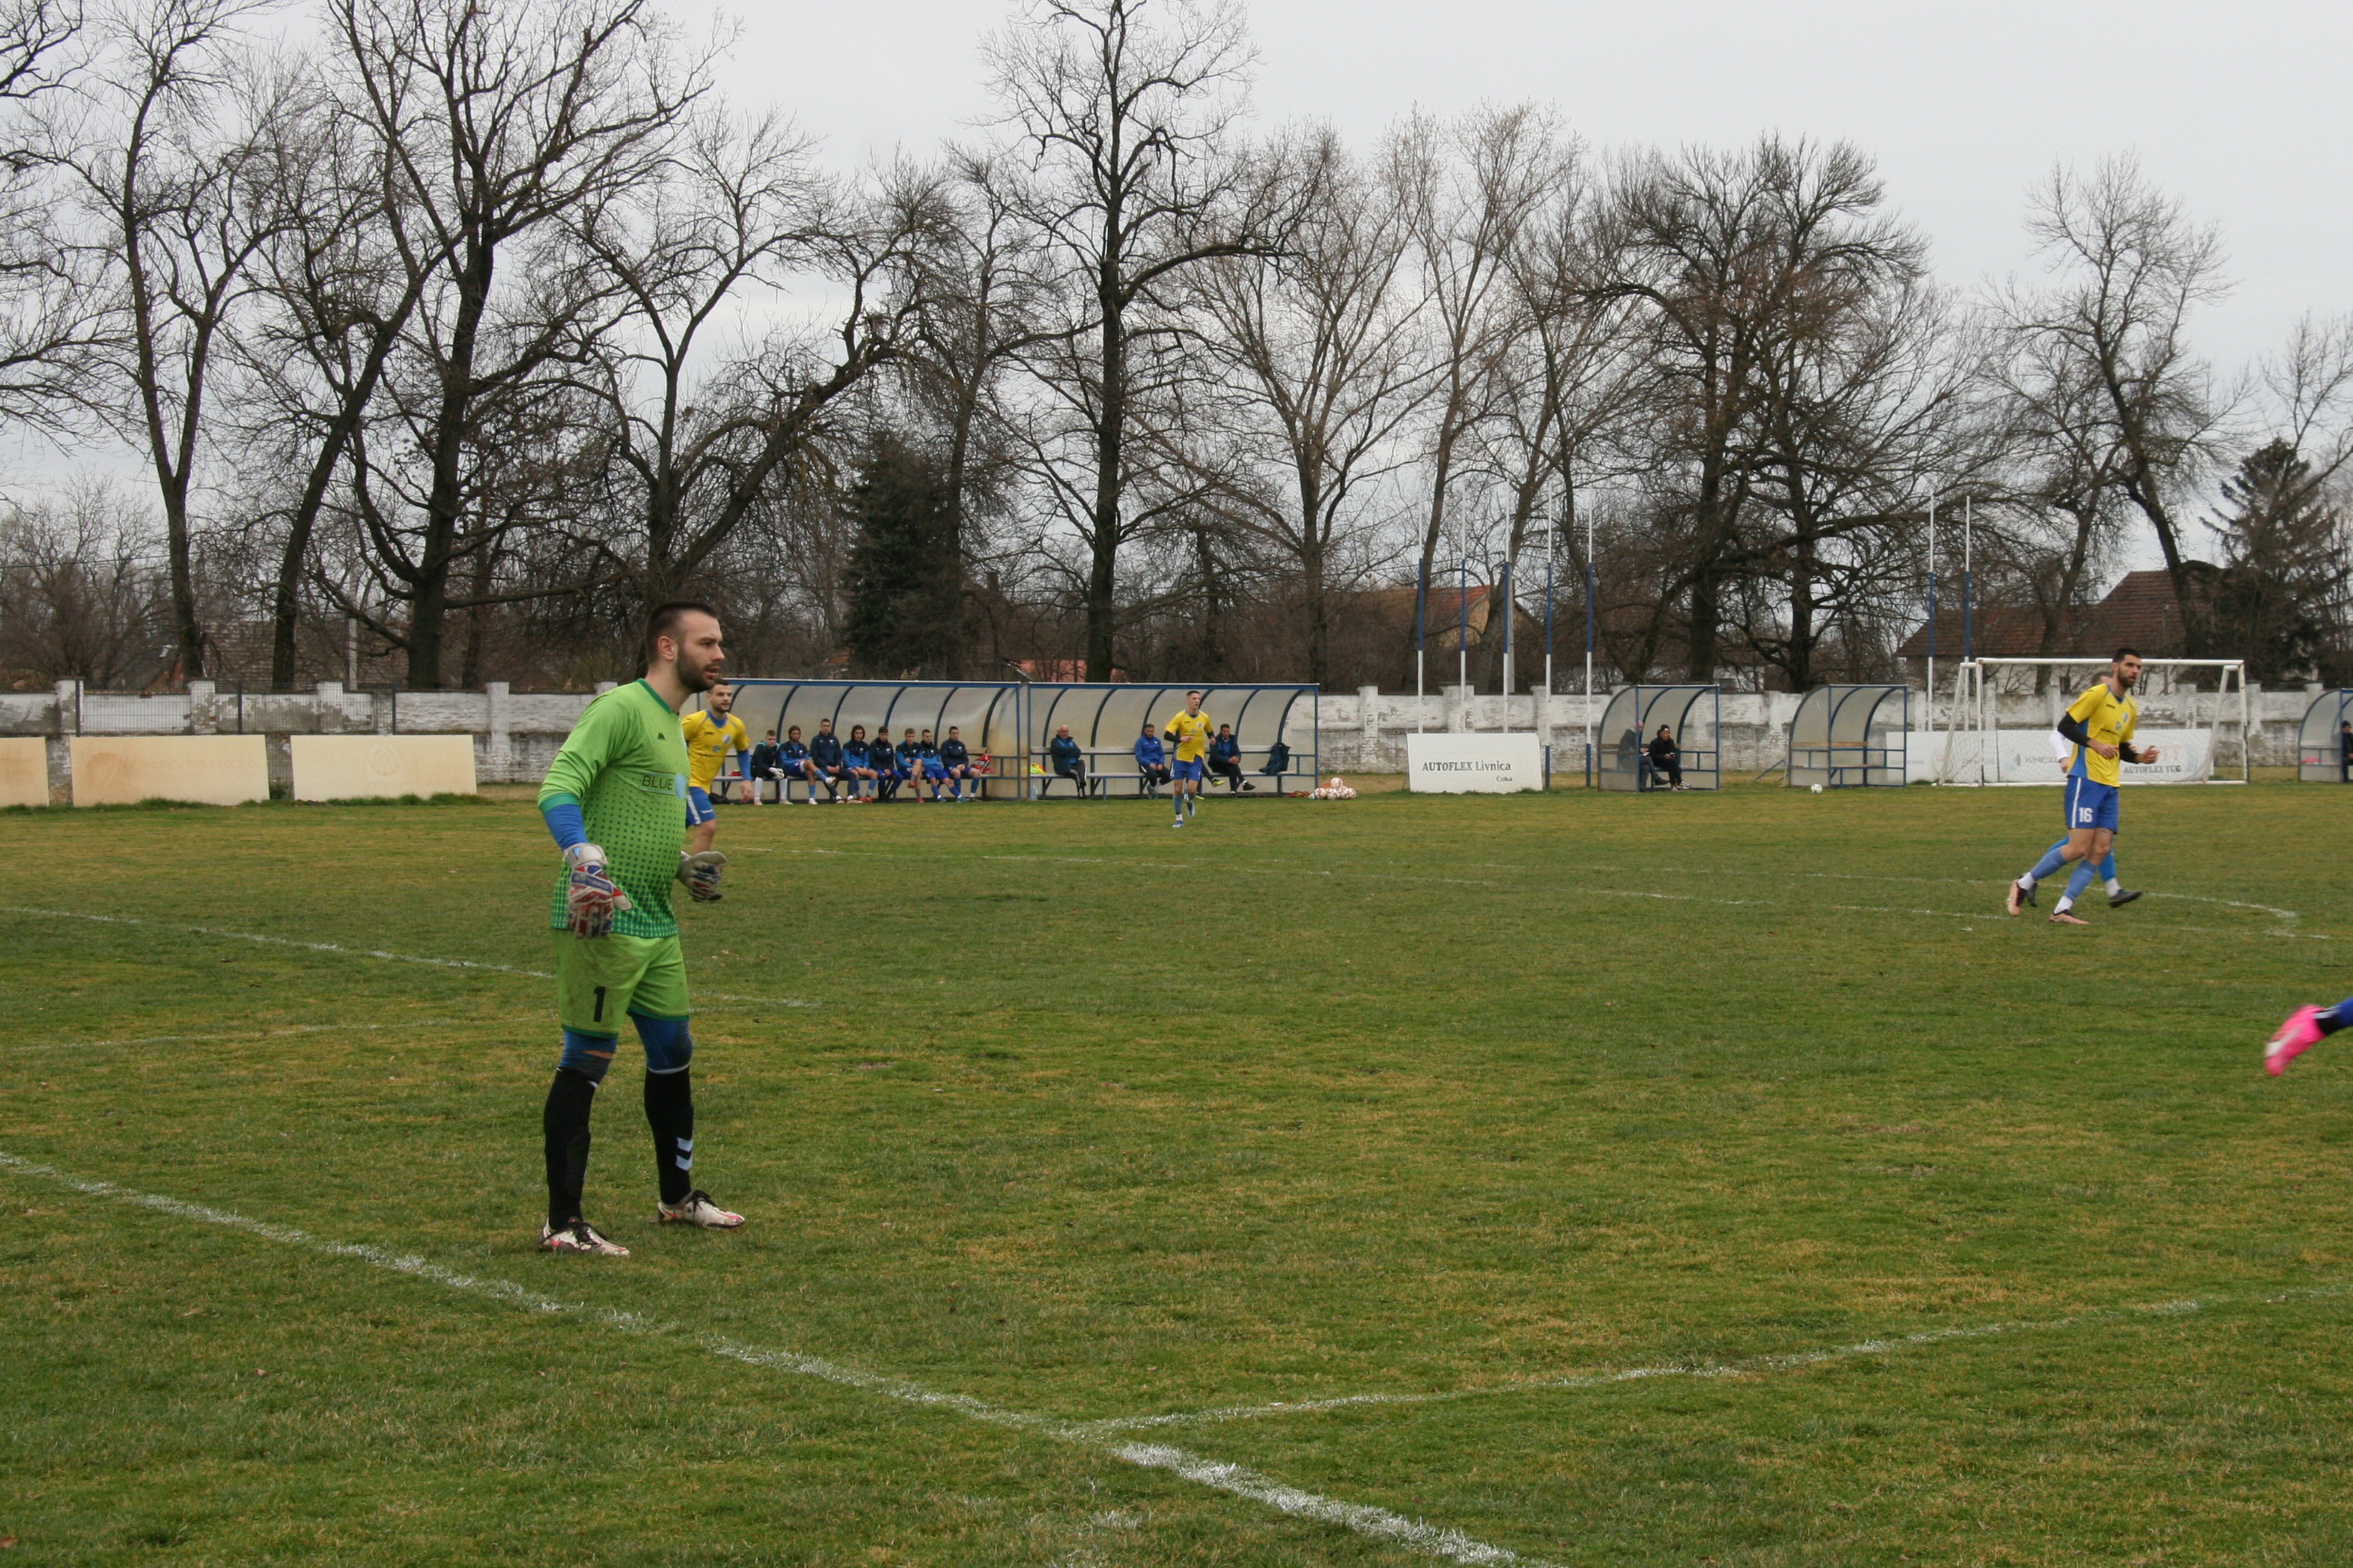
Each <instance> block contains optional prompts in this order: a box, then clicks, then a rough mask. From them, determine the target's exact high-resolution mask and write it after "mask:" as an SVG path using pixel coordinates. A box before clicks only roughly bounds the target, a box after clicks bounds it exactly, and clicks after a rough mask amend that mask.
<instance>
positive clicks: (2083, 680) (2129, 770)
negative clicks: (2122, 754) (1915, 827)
mask: <svg viewBox="0 0 2353 1568" xmlns="http://www.w3.org/2000/svg"><path fill="white" fill-rule="evenodd" d="M2107 667H2108V661H2107V660H2105V659H1972V660H1968V661H1966V662H1964V663H1963V664H1961V667H1960V668H1959V670H1958V671H1957V672H1956V673H1955V675H1954V677H1953V685H1952V690H1951V695H1950V697H1949V700H1947V701H1945V702H1938V701H1934V700H1931V701H1930V702H1929V712H1930V717H1929V729H1928V730H1927V731H1925V732H1916V733H1914V734H1913V735H1912V736H1911V737H1910V743H1911V746H1910V751H1911V755H1910V758H1909V762H1910V766H1909V767H1908V768H1907V770H1906V772H1907V775H1908V776H1910V777H1912V778H1914V779H1921V778H1926V779H1932V780H1934V781H1935V782H1937V783H1940V784H1977V785H2001V784H2057V783H2060V782H2062V781H2063V780H2064V779H2065V778H2066V776H2067V767H2068V763H2069V762H2070V761H2071V760H2073V756H2074V750H2073V747H2072V746H2070V745H2068V744H2067V743H2066V742H2065V741H2063V740H2061V739H2060V738H2059V736H2058V733H2057V724H2058V721H2059V717H2060V715H2061V714H2063V713H2065V712H2067V706H2068V704H2069V703H2071V702H2073V701H2074V700H2075V698H2076V697H2077V696H2081V695H2082V694H2083V692H2084V690H2085V688H2087V687H2089V685H2090V684H2091V683H2092V681H2094V680H2098V679H2099V678H2100V677H2101V676H2102V675H2105V673H2106V672H2107ZM2133 696H2134V698H2135V700H2136V701H2137V702H2138V703H2139V706H2140V719H2139V724H2138V727H2137V730H2136V732H2135V734H2134V737H2133V738H2134V743H2135V744H2137V745H2139V746H2141V747H2144V748H2145V747H2151V746H2153V747H2155V748H2156V750H2157V754H2158V758H2157V760H2156V761H2154V762H2127V763H2125V764H2124V767H2123V774H2122V776H2123V781H2124V782H2125V783H2127V784H2244V783H2246V782H2247V781H2248V779H2249V777H2250V776H2252V774H2251V771H2250V769H2249V747H2248V737H2249V734H2250V732H2251V731H2250V720H2251V718H2252V714H2251V712H2250V711H2249V702H2248V696H2247V667H2246V664H2244V662H2242V661H2240V660H2237V659H2144V660H2142V661H2141V677H2140V684H2139V686H2138V687H2137V689H2136V690H2135V692H2134V694H2133ZM1940 721H1941V724H1940Z"/></svg>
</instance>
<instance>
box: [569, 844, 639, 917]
mask: <svg viewBox="0 0 2353 1568" xmlns="http://www.w3.org/2000/svg"><path fill="white" fill-rule="evenodd" d="M564 864H565V866H566V867H567V868H568V869H569V871H570V872H571V875H570V877H569V879H568V882H567V883H566V886H565V889H564V929H566V930H567V931H569V932H570V933H571V934H572V935H573V936H589V937H593V936H611V935H612V934H613V917H614V915H615V914H616V912H617V911H620V910H623V909H629V908H632V907H634V905H632V904H631V903H630V902H629V895H628V894H627V893H625V892H623V891H621V889H620V888H618V887H617V886H616V885H615V883H614V881H613V878H612V877H610V876H608V875H606V874H605V869H604V851H602V850H600V849H599V848H598V847H597V846H596V845H594V844H574V845H573V846H572V847H571V848H569V849H568V850H566V851H565V852H564Z"/></svg>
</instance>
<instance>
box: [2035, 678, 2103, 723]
mask: <svg viewBox="0 0 2353 1568" xmlns="http://www.w3.org/2000/svg"><path fill="white" fill-rule="evenodd" d="M2107 695H2108V689H2107V687H2106V686H2105V684H2103V685H2098V686H2094V687H2092V688H2091V690H2089V691H2088V692H2086V693H2084V695H2083V696H2079V697H2077V698H2076V699H2075V700H2074V701H2073V703H2071V704H2070V705H2069V706H2068V709H2067V716H2068V717H2069V718H2071V719H2073V720H2074V721H2075V722H2076V723H2077V724H2081V725H2089V724H2090V723H2091V716H2092V715H2093V714H2094V713H2097V712H2099V711H2100V707H2101V704H2102V703H2104V702H2105V701H2106V699H2107ZM2044 712H2049V710H2048V709H2045V710H2044Z"/></svg>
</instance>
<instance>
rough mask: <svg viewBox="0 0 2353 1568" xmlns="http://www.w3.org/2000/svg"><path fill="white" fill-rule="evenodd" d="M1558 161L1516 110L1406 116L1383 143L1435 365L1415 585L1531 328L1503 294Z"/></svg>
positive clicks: (1542, 121) (1432, 557)
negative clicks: (1406, 220) (1507, 369)
mask: <svg viewBox="0 0 2353 1568" xmlns="http://www.w3.org/2000/svg"><path fill="white" fill-rule="evenodd" d="M1389 161H1390V166H1391V175H1390V178H1391V179H1392V180H1393V181H1394V182H1395V183H1396V184H1397V185H1398V187H1399V189H1400V190H1401V191H1402V192H1403V193H1404V200H1405V203H1406V210H1407V212H1408V213H1409V214H1410V215H1411V216H1410V221H1411V223H1412V225H1413V233H1414V242H1415V249H1416V252H1417V260H1418V262H1419V264H1420V273H1421V276H1420V279H1419V284H1420V287H1421V290H1422V292H1423V294H1424V296H1425V299H1426V304H1425V307H1424V320H1425V322H1426V323H1427V324H1428V327H1429V329H1430V330H1431V331H1432V332H1433V335H1434V337H1435V339H1436V344H1435V347H1434V350H1433V354H1434V357H1435V359H1436V360H1437V365H1438V370H1437V385H1436V386H1435V388H1434V389H1433V392H1432V396H1431V400H1430V406H1429V408H1430V420H1431V425H1430V433H1429V438H1428V440H1429V447H1428V450H1429V463H1430V471H1429V479H1428V486H1429V494H1430V509H1429V514H1428V520H1427V522H1426V523H1425V525H1424V527H1423V529H1422V536H1421V552H1420V563H1419V568H1418V577H1417V581H1420V582H1425V583H1426V582H1428V581H1429V580H1430V575H1431V571H1432V568H1433V563H1434V562H1435V561H1436V559H1437V553H1438V544H1439V540H1440V538H1441V537H1442V536H1444V534H1445V531H1446V526H1447V507H1448V504H1449V500H1450V499H1451V496H1452V486H1453V483H1454V480H1455V478H1456V467H1457V462H1458V457H1459V455H1460V453H1461V450H1462V446H1463V442H1464V441H1465V439H1467V438H1469V437H1470V436H1471V435H1472V433H1473V432H1474V431H1475V430H1476V429H1477V428H1478V427H1479V425H1480V424H1481V422H1483V421H1484V420H1485V419H1486V418H1487V417H1488V416H1489V414H1490V413H1491V412H1492V411H1493V408H1494V406H1495V400H1496V398H1497V395H1498V392H1499V391H1500V388H1501V380H1500V377H1501V374H1502V365H1503V362H1504V360H1505V359H1506V357H1507V356H1508V355H1509V353H1510V352H1511V350H1512V348H1513V345H1514V344H1516V343H1517V342H1518V341H1519V340H1520V338H1521V337H1522V336H1523V335H1524V334H1526V333H1527V332H1528V331H1529V328H1530V326H1531V321H1530V318H1529V315H1528V313H1527V312H1526V311H1525V310H1524V309H1522V301H1521V299H1520V298H1519V297H1518V296H1516V295H1515V293H1514V291H1513V286H1512V285H1513V275H1512V257H1513V252H1514V250H1515V249H1517V248H1518V247H1519V246H1520V245H1521V244H1522V243H1523V239H1524V235H1525V233H1526V231H1527V229H1528V227H1529V224H1530V223H1531V222H1534V221H1536V220H1537V219H1538V217H1539V215H1541V214H1542V213H1543V211H1544V210H1545V207H1546V206H1547V205H1548V204H1549V203H1550V202H1551V201H1552V200H1554V199H1555V197H1556V196H1557V194H1558V192H1559V187H1560V183H1561V180H1562V179H1563V178H1564V176H1565V174H1566V172H1567V166H1566V165H1565V163H1564V161H1563V159H1562V157H1561V147H1560V144H1559V134H1558V132H1557V131H1556V130H1555V129H1554V127H1553V124H1552V121H1551V120H1550V118H1549V117H1548V116H1546V115H1545V114H1544V113H1543V112H1541V111H1539V110H1537V109H1534V108H1530V107H1528V106H1526V105H1521V106H1516V107H1513V108H1508V109H1482V110H1481V111H1479V112H1477V113H1475V114H1473V115H1471V116H1469V117H1467V118H1465V120H1461V121H1460V122H1458V123H1456V124H1453V125H1445V124H1442V123H1440V122H1438V121H1436V120H1432V119H1430V118H1428V117H1426V116H1420V115H1417V116H1415V117H1413V118H1412V119H1410V120H1407V121H1406V122H1405V124H1404V125H1403V127H1401V129H1400V130H1399V132H1398V133H1397V134H1396V135H1395V136H1393V137H1392V138H1391V141H1390V146H1389Z"/></svg>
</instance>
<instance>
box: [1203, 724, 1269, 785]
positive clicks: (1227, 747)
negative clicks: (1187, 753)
mask: <svg viewBox="0 0 2353 1568" xmlns="http://www.w3.org/2000/svg"><path fill="white" fill-rule="evenodd" d="M1209 773H1210V775H1211V776H1213V777H1217V778H1223V779H1224V780H1225V792H1226V793H1227V794H1229V795H1238V794H1240V793H1241V792H1243V791H1244V790H1256V789H1257V785H1256V784H1253V783H1250V782H1249V781H1248V780H1246V779H1244V778H1243V777H1242V776H1241V742H1240V741H1238V740H1236V739H1235V738H1234V727H1233V726H1232V725H1230V724H1221V725H1219V726H1218V727H1217V734H1216V735H1215V736H1214V737H1212V738H1211V740H1210V742H1209Z"/></svg>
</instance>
